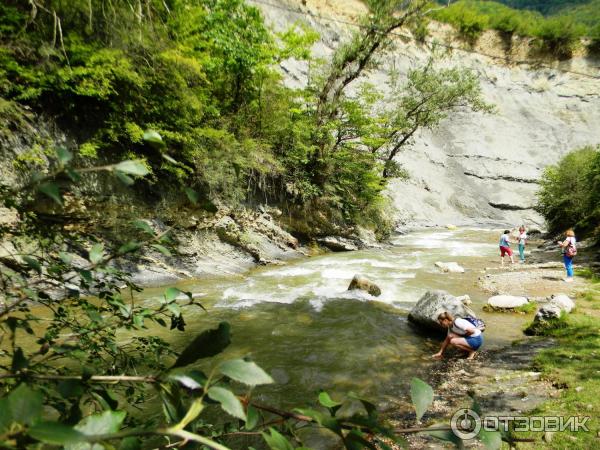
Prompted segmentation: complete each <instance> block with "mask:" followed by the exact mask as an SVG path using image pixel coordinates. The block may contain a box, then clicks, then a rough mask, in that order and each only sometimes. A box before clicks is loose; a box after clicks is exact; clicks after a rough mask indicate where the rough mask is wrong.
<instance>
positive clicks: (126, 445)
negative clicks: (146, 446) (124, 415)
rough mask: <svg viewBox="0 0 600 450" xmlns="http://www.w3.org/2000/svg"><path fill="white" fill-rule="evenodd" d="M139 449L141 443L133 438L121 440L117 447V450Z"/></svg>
mask: <svg viewBox="0 0 600 450" xmlns="http://www.w3.org/2000/svg"><path fill="white" fill-rule="evenodd" d="M141 448H142V443H141V441H140V440H139V439H138V438H136V437H133V436H130V437H127V438H125V439H123V440H122V441H121V444H120V445H119V450H140V449H141Z"/></svg>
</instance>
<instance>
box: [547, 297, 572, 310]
mask: <svg viewBox="0 0 600 450" xmlns="http://www.w3.org/2000/svg"><path fill="white" fill-rule="evenodd" d="M548 303H549V304H551V305H556V306H558V307H559V308H560V310H561V311H565V312H566V313H570V312H571V311H572V310H573V308H575V302H574V301H573V300H571V299H570V298H569V296H568V295H565V294H557V295H553V296H551V297H550V298H549V299H548Z"/></svg>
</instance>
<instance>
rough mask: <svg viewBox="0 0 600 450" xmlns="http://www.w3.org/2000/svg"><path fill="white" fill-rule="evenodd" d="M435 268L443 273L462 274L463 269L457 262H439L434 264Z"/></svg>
mask: <svg viewBox="0 0 600 450" xmlns="http://www.w3.org/2000/svg"><path fill="white" fill-rule="evenodd" d="M435 267H437V268H438V269H440V270H441V271H442V272H444V273H448V272H450V273H464V272H465V269H464V268H463V267H461V266H459V265H458V263H457V262H441V261H438V262H436V263H435Z"/></svg>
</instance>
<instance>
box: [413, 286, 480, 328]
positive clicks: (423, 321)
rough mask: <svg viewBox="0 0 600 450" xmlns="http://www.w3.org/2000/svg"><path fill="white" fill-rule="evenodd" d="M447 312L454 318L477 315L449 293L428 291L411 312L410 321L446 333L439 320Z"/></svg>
mask: <svg viewBox="0 0 600 450" xmlns="http://www.w3.org/2000/svg"><path fill="white" fill-rule="evenodd" d="M446 311H447V312H449V313H450V314H452V315H454V316H461V317H464V316H473V317H475V313H474V312H473V310H472V309H471V308H469V307H468V306H466V305H465V304H463V302H462V301H460V300H459V299H458V298H457V297H455V296H453V295H450V294H449V293H448V292H446V291H428V292H426V293H425V294H424V295H423V296H422V297H421V298H420V299H419V301H418V302H417V304H416V305H415V306H414V307H413V309H412V310H411V311H410V313H409V314H408V319H409V320H410V321H411V322H413V323H415V324H417V325H420V326H422V327H425V328H429V329H435V330H439V331H445V330H446V329H445V328H444V327H442V326H441V325H440V324H439V323H438V321H437V318H438V316H439V315H440V314H441V313H443V312H446Z"/></svg>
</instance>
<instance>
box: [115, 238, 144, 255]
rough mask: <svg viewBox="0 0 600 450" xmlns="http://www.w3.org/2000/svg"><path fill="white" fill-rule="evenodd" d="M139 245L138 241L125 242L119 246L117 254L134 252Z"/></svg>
mask: <svg viewBox="0 0 600 450" xmlns="http://www.w3.org/2000/svg"><path fill="white" fill-rule="evenodd" d="M140 247H141V244H140V243H138V242H133V241H131V242H127V243H126V244H123V245H121V246H120V247H119V250H118V253H119V255H124V254H125V253H131V252H134V251H136V250H139V249H140Z"/></svg>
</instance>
